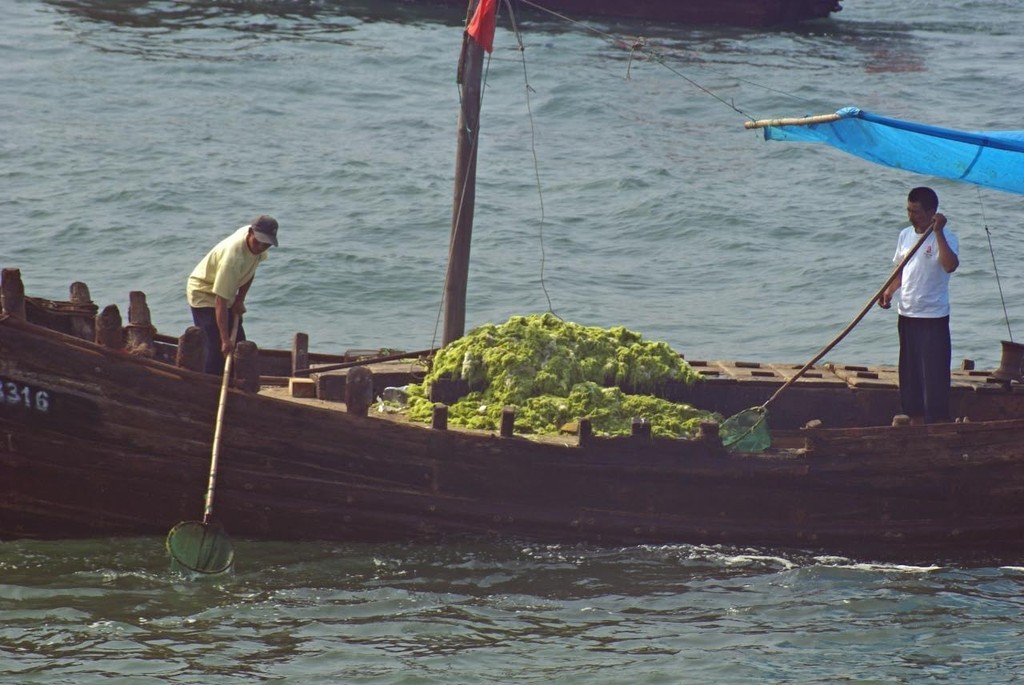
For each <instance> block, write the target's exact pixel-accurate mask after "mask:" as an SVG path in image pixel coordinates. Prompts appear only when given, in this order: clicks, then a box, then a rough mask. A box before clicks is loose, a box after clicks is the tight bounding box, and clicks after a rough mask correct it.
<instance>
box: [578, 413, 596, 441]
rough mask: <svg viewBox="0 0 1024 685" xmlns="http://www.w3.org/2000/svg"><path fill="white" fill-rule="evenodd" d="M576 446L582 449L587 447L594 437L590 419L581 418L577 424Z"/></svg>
mask: <svg viewBox="0 0 1024 685" xmlns="http://www.w3.org/2000/svg"><path fill="white" fill-rule="evenodd" d="M576 425H577V429H576V430H577V432H576V444H577V445H579V446H580V447H583V446H585V445H587V444H588V443H589V442H590V441H591V439H593V437H594V427H593V426H591V425H590V419H589V418H587V417H586V416H581V417H580V418H579V419H578V420H577V422H576Z"/></svg>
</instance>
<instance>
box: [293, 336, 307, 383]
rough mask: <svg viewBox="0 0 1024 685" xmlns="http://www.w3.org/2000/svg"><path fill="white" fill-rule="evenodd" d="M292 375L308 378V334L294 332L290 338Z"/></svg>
mask: <svg viewBox="0 0 1024 685" xmlns="http://www.w3.org/2000/svg"><path fill="white" fill-rule="evenodd" d="M292 375H293V376H295V377H296V378H309V335H308V334H306V333H296V334H295V338H294V339H293V340H292Z"/></svg>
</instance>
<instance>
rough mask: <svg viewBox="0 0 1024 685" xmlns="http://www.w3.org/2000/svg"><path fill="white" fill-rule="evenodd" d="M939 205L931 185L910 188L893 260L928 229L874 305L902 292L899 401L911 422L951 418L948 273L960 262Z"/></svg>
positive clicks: (884, 303)
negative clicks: (905, 220) (907, 220)
mask: <svg viewBox="0 0 1024 685" xmlns="http://www.w3.org/2000/svg"><path fill="white" fill-rule="evenodd" d="M938 209H939V198H938V196H937V195H936V194H935V191H934V190H932V189H931V188H914V189H913V190H911V191H910V194H909V195H908V196H907V216H908V217H909V218H910V226H907V227H906V228H904V229H903V230H902V231H900V236H899V239H898V240H897V242H896V254H895V255H894V256H893V263H895V264H899V263H900V262H902V261H903V258H904V257H905V256H906V254H907V253H908V252H909V251H910V250H911V249H913V247H914V245H916V244H917V242H918V240H920V238H921V235H922V234H923V233H924V232H925V231H927V230H928V227H929V226H931V227H932V234H931V235H930V236H928V238H927V239H926V240H925V241H924V243H922V245H921V247H920V248H919V249H918V250H917V252H916V253H915V254H914V256H913V257H912V258H911V259H910V261H909V262H907V264H906V265H905V266H904V267H903V270H902V271H901V272H900V274H899V275H898V276H897V277H896V279H895V280H894V281H893V282H892V283H891V284H890V285H889V287H888V288H886V289H885V290H884V291H883V292H882V294H881V295H879V296H878V305H879V306H880V307H883V308H884V309H888V308H889V307H890V306H891V302H892V296H893V294H894V293H895V292H896V291H897V290H899V291H900V298H899V306H898V307H897V310H896V311H897V313H898V314H899V322H898V329H899V337H900V402H901V404H902V405H903V413H905V414H907V415H908V416H910V420H911V422H912V423H921V422H928V423H930V422H934V421H948V420H949V386H950V362H951V356H952V350H951V347H952V346H951V344H950V338H949V277H950V275H951V274H952V273H953V272H954V271H956V269H957V267H958V266H960V258H959V256H958V253H959V250H960V242H959V241H958V240H957V237H956V234H955V233H953V232H952V231H949V230H946V217H945V216H943V215H942V214H939V213H938Z"/></svg>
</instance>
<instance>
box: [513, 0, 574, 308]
mask: <svg viewBox="0 0 1024 685" xmlns="http://www.w3.org/2000/svg"><path fill="white" fill-rule="evenodd" d="M505 4H506V6H507V7H508V14H509V18H510V19H511V21H512V32H513V34H514V35H515V37H516V44H517V45H518V46H519V55H520V58H521V61H522V64H523V84H524V85H525V93H526V113H527V116H528V117H529V119H530V154H531V155H532V156H533V176H534V180H535V181H536V183H537V201H538V203H539V204H540V222H539V224H538V239H539V241H540V287H541V290H543V291H544V298H545V299H546V300H547V301H548V311H549V312H550V313H551V314H553V315H554V316H555V318H557V319H559V320H561V319H562V317H560V316H558V314H555V310H554V307H553V306H552V304H551V294H550V293H549V292H548V286H547V280H546V279H545V277H544V267H545V265H546V263H547V252H546V251H545V249H544V220H545V214H544V189H543V186H542V184H541V180H540V161H539V160H538V159H537V125H536V122H535V121H534V119H533V107H532V104H531V101H530V92H531V91H532V90H533V87H532V86H530V78H529V76H528V75H527V72H526V46H525V45H523V36H522V34H521V33H520V32H519V25H518V24H517V23H516V15H515V12H514V11H513V9H512V3H511V0H505Z"/></svg>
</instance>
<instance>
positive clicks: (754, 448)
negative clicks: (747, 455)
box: [718, 407, 772, 453]
mask: <svg viewBox="0 0 1024 685" xmlns="http://www.w3.org/2000/svg"><path fill="white" fill-rule="evenodd" d="M718 435H719V437H721V439H722V445H723V446H725V447H728V448H729V449H731V450H733V451H735V452H751V453H754V452H763V451H765V450H766V449H768V448H769V447H771V445H772V436H771V433H770V432H769V431H768V410H767V409H765V408H764V407H752V408H750V409H744V410H743V411H741V412H740V413H739V414H736V415H735V416H730V417H729V418H728V419H726V420H725V421H724V422H723V423H722V425H721V427H719V429H718Z"/></svg>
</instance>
